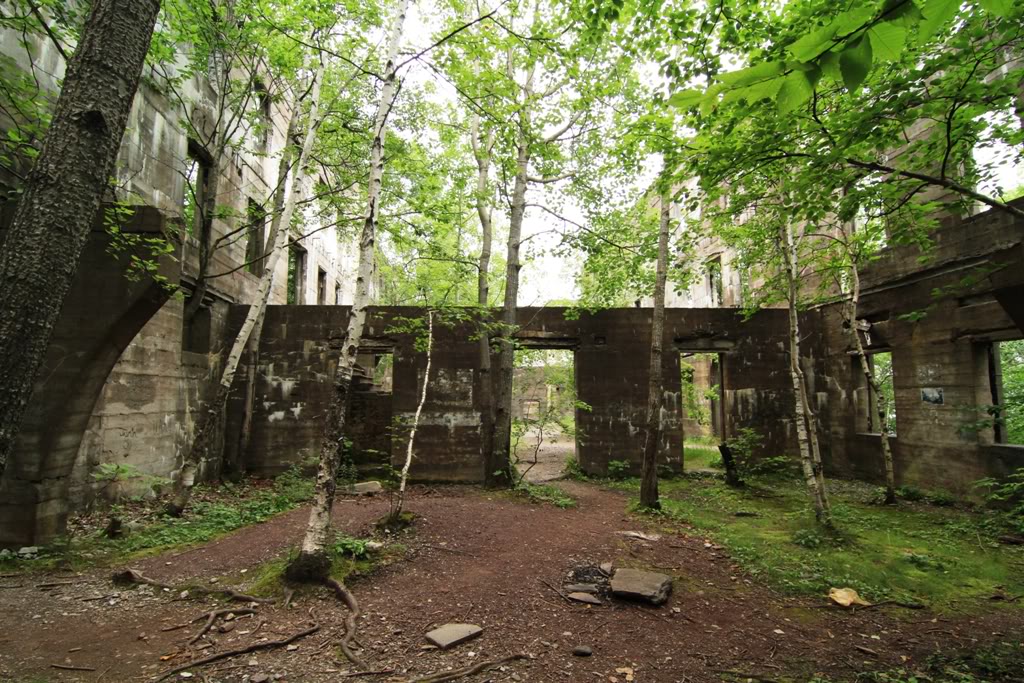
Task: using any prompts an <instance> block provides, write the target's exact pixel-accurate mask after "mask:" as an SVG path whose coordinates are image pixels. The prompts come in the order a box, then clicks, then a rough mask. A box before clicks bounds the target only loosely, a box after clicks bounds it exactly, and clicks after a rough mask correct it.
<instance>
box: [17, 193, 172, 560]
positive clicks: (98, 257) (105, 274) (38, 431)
mask: <svg viewBox="0 0 1024 683" xmlns="http://www.w3.org/2000/svg"><path fill="white" fill-rule="evenodd" d="M102 215H103V214H102V212H101V214H100V218H98V219H97V221H96V224H95V225H94V226H93V231H92V233H91V235H90V239H89V242H88V244H87V245H86V247H85V250H84V251H83V253H82V259H81V261H80V263H79V266H78V270H77V272H76V274H75V280H74V283H73V285H72V288H71V291H70V292H69V294H68V297H67V299H66V300H65V302H64V308H63V310H62V311H61V317H60V319H59V320H58V322H57V326H56V327H55V329H54V332H53V336H52V338H51V340H50V347H49V349H48V351H47V356H46V361H45V363H44V365H43V369H42V371H41V372H40V376H39V379H38V380H37V382H36V387H35V391H34V393H33V395H32V400H31V401H30V402H29V406H28V410H27V411H26V414H25V419H24V422H23V423H22V428H21V432H20V433H19V435H18V441H17V443H16V444H15V447H14V451H13V452H12V453H11V457H10V459H9V461H8V463H7V469H6V471H5V472H4V475H3V479H2V481H0V547H4V546H13V547H19V546H26V545H36V544H41V543H46V542H48V541H50V540H52V539H53V538H55V537H56V536H59V535H60V534H62V533H63V532H64V528H65V524H66V522H67V515H68V496H67V489H68V484H69V481H70V477H71V472H72V468H73V467H74V463H75V458H76V456H77V454H78V449H79V445H80V444H81V442H82V438H83V436H84V434H85V430H86V427H87V426H88V423H89V417H90V415H91V414H92V411H93V407H94V405H95V404H96V400H97V399H98V397H99V395H100V393H101V392H102V390H103V385H104V383H105V382H106V381H107V377H108V376H109V374H110V371H111V369H112V368H113V367H114V364H115V363H116V362H117V360H118V358H120V356H121V353H122V352H123V351H124V349H125V347H127V346H128V344H129V343H130V342H131V340H132V339H133V338H134V337H135V335H136V334H138V332H139V330H141V329H142V327H143V326H144V325H145V324H146V322H147V321H149V319H150V318H152V317H153V315H154V314H156V312H157V311H158V310H160V308H161V306H163V305H164V303H165V302H166V301H167V300H168V298H170V292H168V290H167V289H166V288H165V287H163V286H161V285H160V284H159V283H157V282H156V281H154V280H153V279H152V278H148V277H147V278H143V279H136V280H133V279H130V278H128V277H127V276H126V272H127V268H128V259H129V255H128V254H126V253H121V254H119V255H117V256H115V255H112V254H111V253H110V250H109V246H110V238H109V236H108V235H107V233H106V231H105V229H104V226H103V221H102ZM164 227H165V218H164V216H163V215H162V214H161V213H160V211H158V210H157V209H154V208H151V207H139V208H138V209H136V211H135V214H134V216H133V217H132V218H131V219H130V221H129V222H128V223H127V224H126V225H124V226H122V230H123V231H124V232H126V233H146V234H152V235H158V234H161V233H164V232H165V231H164ZM159 266H160V267H159V274H160V275H161V276H163V277H165V278H167V280H168V281H169V282H177V281H178V279H179V273H180V265H179V263H178V260H177V259H176V258H172V257H166V258H163V259H162V260H161V262H160V264H159Z"/></svg>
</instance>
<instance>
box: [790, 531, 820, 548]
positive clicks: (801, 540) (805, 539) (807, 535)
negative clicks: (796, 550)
mask: <svg viewBox="0 0 1024 683" xmlns="http://www.w3.org/2000/svg"><path fill="white" fill-rule="evenodd" d="M793 543H796V544H797V545H798V546H800V547H801V548H808V549H811V550H813V549H815V548H820V547H821V546H823V545H825V537H824V536H822V535H821V533H820V532H818V531H817V530H815V529H798V530H797V531H796V532H795V533H794V534H793Z"/></svg>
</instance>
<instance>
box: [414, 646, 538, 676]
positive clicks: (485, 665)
mask: <svg viewBox="0 0 1024 683" xmlns="http://www.w3.org/2000/svg"><path fill="white" fill-rule="evenodd" d="M528 658H529V657H528V656H527V655H524V654H522V653H519V654H514V655H509V656H508V657H502V658H501V659H493V660H491V661H487V662H479V663H477V664H474V665H473V666H468V667H466V668H465V669H456V670H455V671H444V672H442V673H436V674H430V675H429V676H423V677H422V678H414V679H412V680H411V681H409V683H444V682H445V681H454V680H458V679H460V678H464V677H466V676H472V675H473V674H478V673H480V672H481V671H485V670H487V669H490V668H492V667H495V666H501V665H502V664H506V663H508V662H512V661H515V660H517V659H528Z"/></svg>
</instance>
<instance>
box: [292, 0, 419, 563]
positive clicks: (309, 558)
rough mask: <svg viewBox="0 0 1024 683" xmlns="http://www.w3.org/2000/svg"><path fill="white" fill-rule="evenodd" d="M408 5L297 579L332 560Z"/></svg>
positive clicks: (397, 25)
mask: <svg viewBox="0 0 1024 683" xmlns="http://www.w3.org/2000/svg"><path fill="white" fill-rule="evenodd" d="M408 7H409V0H399V2H398V7H397V12H396V14H395V18H394V21H393V22H392V25H391V30H390V32H389V38H388V57H387V66H386V68H385V76H384V87H383V88H382V89H381V95H380V102H379V103H378V105H377V113H376V116H375V117H374V124H373V144H372V147H371V149H370V175H369V179H368V181H367V207H366V216H365V218H364V220H363V231H362V235H361V236H360V241H359V269H358V272H357V276H356V291H355V297H354V298H353V303H352V311H351V313H350V314H349V320H348V328H347V330H346V336H345V347H344V348H343V349H342V353H341V357H340V358H339V359H338V368H337V371H336V372H335V379H334V398H333V399H332V401H331V405H330V408H329V409H328V415H327V426H326V429H325V433H324V441H323V444H322V445H321V449H320V465H319V468H318V470H317V478H316V488H315V490H314V494H313V504H312V506H311V507H310V511H309V522H308V523H307V525H306V533H305V535H304V537H303V539H302V546H301V549H300V553H299V556H298V558H296V560H295V561H294V562H293V563H292V565H291V566H290V567H289V574H290V575H291V576H292V577H293V578H296V579H305V580H320V579H323V578H324V576H325V572H326V569H327V567H328V566H329V560H328V558H327V542H328V535H329V533H330V528H331V509H332V507H333V505H334V491H335V487H336V481H335V480H336V478H337V471H338V461H339V458H340V456H341V448H342V445H343V443H344V434H345V417H346V413H347V412H348V405H349V399H350V386H351V384H352V371H353V369H354V367H355V363H356V356H357V355H358V353H359V344H360V342H361V340H362V335H363V325H364V323H365V322H366V308H367V306H368V305H369V303H370V283H371V280H372V279H373V272H374V245H375V244H376V239H377V222H378V218H379V214H380V206H379V203H380V194H381V181H382V178H383V177H384V133H385V130H386V127H387V120H388V115H389V114H390V113H391V109H392V107H393V106H394V104H395V98H396V97H397V94H398V83H397V80H398V78H397V77H398V74H397V60H398V48H399V45H400V43H401V39H402V26H403V24H404V23H405V14H406V12H407V10H408Z"/></svg>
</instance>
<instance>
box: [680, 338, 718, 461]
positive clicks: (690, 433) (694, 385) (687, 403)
mask: <svg viewBox="0 0 1024 683" xmlns="http://www.w3.org/2000/svg"><path fill="white" fill-rule="evenodd" d="M724 356H725V354H722V353H707V352H697V351H683V352H681V353H680V354H679V370H680V378H679V379H680V388H681V391H680V401H681V403H682V406H681V408H682V416H683V469H684V470H686V471H700V470H710V469H712V468H713V467H714V466H716V465H717V464H718V463H719V462H720V461H721V454H720V453H719V451H718V444H720V443H723V442H724V441H725V439H726V433H725V410H724V404H723V401H722V385H723V381H722V380H723V370H722V367H723V360H724Z"/></svg>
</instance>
